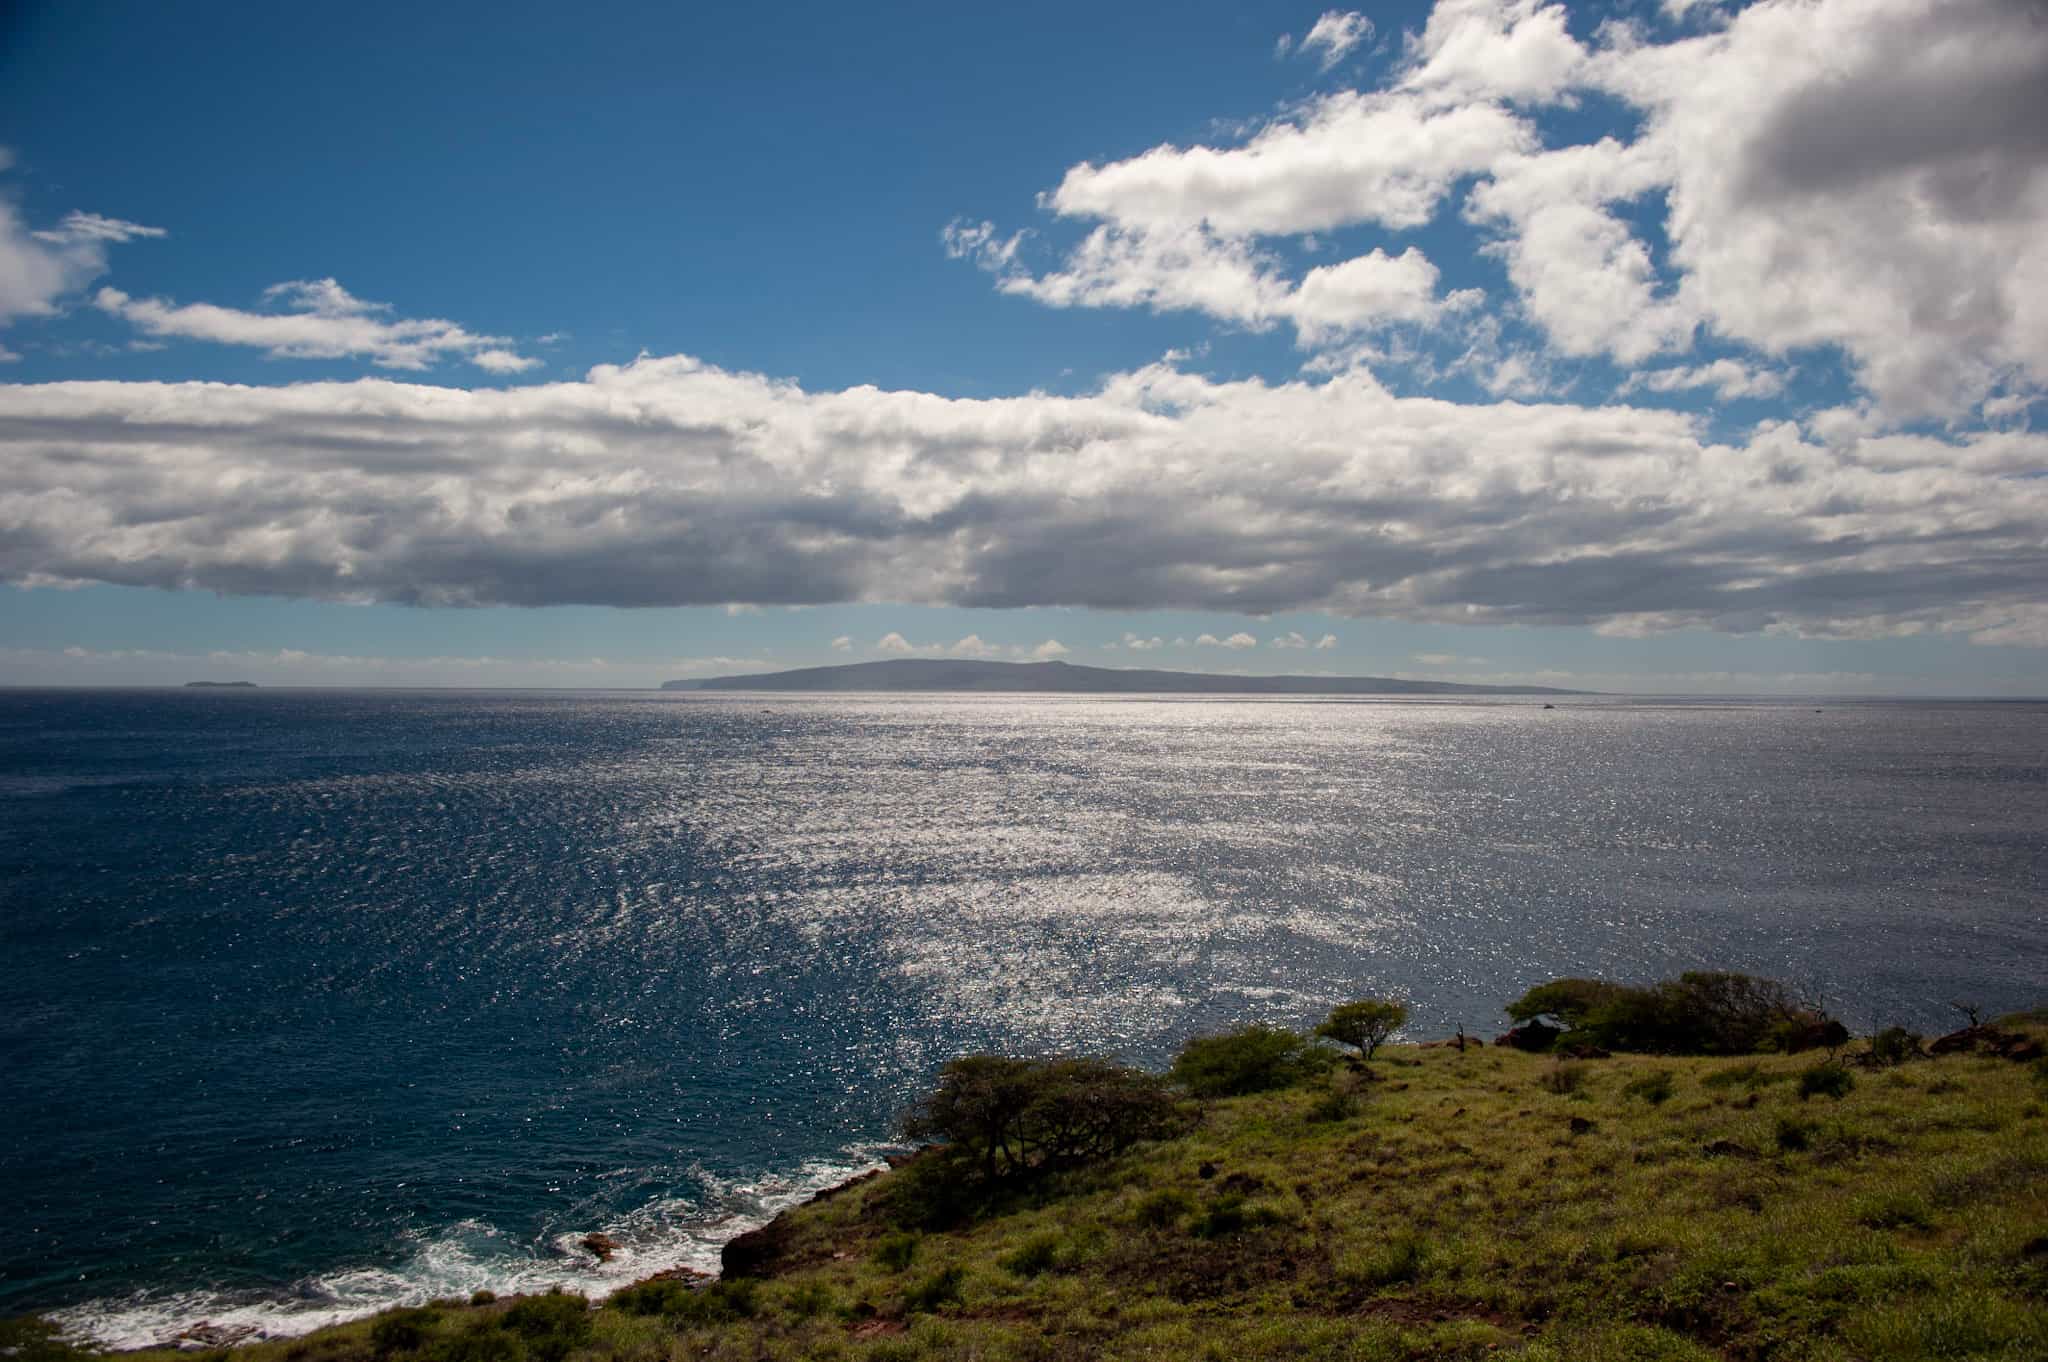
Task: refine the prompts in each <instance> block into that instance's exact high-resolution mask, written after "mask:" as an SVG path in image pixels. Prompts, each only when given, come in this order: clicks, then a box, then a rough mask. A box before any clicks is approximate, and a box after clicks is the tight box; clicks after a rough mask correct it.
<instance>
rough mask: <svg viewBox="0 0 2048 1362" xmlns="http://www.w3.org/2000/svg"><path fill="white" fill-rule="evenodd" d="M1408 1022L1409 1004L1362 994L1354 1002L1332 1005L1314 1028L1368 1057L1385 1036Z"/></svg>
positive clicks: (1377, 1047)
mask: <svg viewBox="0 0 2048 1362" xmlns="http://www.w3.org/2000/svg"><path fill="white" fill-rule="evenodd" d="M1407 1022H1408V1008H1407V1006H1406V1005H1405V1004H1403V1003H1397V1002H1389V1001H1387V1000H1385V999H1381V998H1362V999H1360V1000H1359V1001H1358V1002H1355V1003H1340V1004H1338V1005H1337V1006H1336V1007H1333V1008H1331V1009H1330V1015H1329V1016H1328V1017H1327V1018H1326V1019H1324V1021H1323V1024H1322V1025H1321V1026H1318V1027H1317V1028H1316V1034H1317V1035H1319V1036H1326V1037H1328V1038H1329V1039H1331V1040H1334V1041H1336V1042H1337V1043H1338V1044H1339V1045H1349V1046H1351V1047H1353V1048H1354V1049H1356V1050H1357V1051H1358V1052H1359V1053H1360V1054H1361V1055H1363V1056H1365V1058H1367V1059H1368V1060H1369V1059H1371V1058H1372V1053H1373V1051H1375V1050H1377V1049H1379V1048H1380V1046H1382V1045H1384V1044H1385V1043H1386V1041H1387V1038H1388V1037H1389V1036H1391V1035H1393V1034H1394V1033H1395V1032H1396V1031H1398V1030H1400V1029H1401V1028H1402V1027H1403V1026H1405V1025H1406V1024H1407Z"/></svg>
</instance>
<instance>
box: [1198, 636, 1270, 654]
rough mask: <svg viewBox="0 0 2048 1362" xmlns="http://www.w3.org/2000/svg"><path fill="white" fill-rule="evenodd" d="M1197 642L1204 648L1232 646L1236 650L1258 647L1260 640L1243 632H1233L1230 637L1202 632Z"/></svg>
mask: <svg viewBox="0 0 2048 1362" xmlns="http://www.w3.org/2000/svg"><path fill="white" fill-rule="evenodd" d="M1195 642H1196V643H1197V644H1199V645H1200V646H1202V647H1204V648H1231V649H1236V650H1243V649H1245V648H1256V647H1258V646H1259V641H1258V640H1257V639H1255V638H1253V637H1252V636H1251V635H1250V634H1247V633H1243V632H1239V633H1235V634H1232V635H1231V636H1230V637H1229V638H1218V637H1216V635H1214V634H1202V635H1200V636H1199V637H1197V638H1196V639H1195Z"/></svg>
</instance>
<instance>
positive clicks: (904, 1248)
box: [875, 1234, 917, 1272]
mask: <svg viewBox="0 0 2048 1362" xmlns="http://www.w3.org/2000/svg"><path fill="white" fill-rule="evenodd" d="M916 1257H917V1236H916V1235H914V1234H892V1235H890V1236H889V1237H888V1238H886V1239H884V1240H883V1241H882V1242H881V1244H880V1245H879V1246H878V1247H877V1248H876V1249H875V1261H876V1262H878V1263H880V1264H881V1265H882V1266H883V1267H886V1268H888V1269H889V1270H890V1271H891V1272H901V1271H902V1270H903V1269H904V1268H906V1267H909V1266H910V1264H911V1260H912V1259H914V1258H916Z"/></svg>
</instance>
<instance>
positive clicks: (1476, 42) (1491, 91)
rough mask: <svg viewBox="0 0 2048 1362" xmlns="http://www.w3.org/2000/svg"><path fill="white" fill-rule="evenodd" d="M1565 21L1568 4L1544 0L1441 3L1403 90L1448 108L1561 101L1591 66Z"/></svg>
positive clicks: (1452, 0) (1450, 0)
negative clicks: (1478, 103) (1497, 101)
mask: <svg viewBox="0 0 2048 1362" xmlns="http://www.w3.org/2000/svg"><path fill="white" fill-rule="evenodd" d="M1567 18H1568V16H1567V14H1566V13H1565V7H1564V6H1563V5H1561V4H1549V3H1544V0H1437V4H1436V6H1435V8H1433V9H1432V10H1431V11H1430V15H1429V22H1428V23H1427V25H1426V26H1425V27H1424V28H1423V31H1422V34H1421V36H1420V37H1419V38H1418V39H1416V40H1415V42H1414V45H1413V47H1412V49H1411V51H1410V54H1409V56H1410V67H1409V70H1408V72H1407V74H1406V76H1405V77H1404V78H1403V79H1402V81H1401V88H1403V89H1406V90H1412V91H1416V92H1419V93H1421V94H1422V95H1423V96H1424V97H1425V98H1427V99H1428V100H1429V101H1430V102H1432V103H1435V104H1442V105H1450V106H1455V105H1460V104H1467V103H1471V102H1476V101H1485V100H1493V99H1504V100H1510V101H1513V102H1516V103H1526V104H1544V103H1549V102H1551V101H1554V100H1557V99H1559V98H1560V97H1562V96H1563V95H1564V94H1565V92H1566V91H1567V90H1568V89H1569V88H1570V87H1571V86H1572V85H1573V84H1574V83H1575V81H1576V80H1577V79H1578V77H1579V75H1580V72H1581V70H1582V68H1583V67H1584V66H1585V64H1586V60H1587V54H1586V51H1585V49H1584V48H1583V47H1581V46H1580V45H1579V43H1578V41H1577V40H1576V39H1574V38H1573V37H1572V36H1571V34H1570V32H1569V31H1568V30H1567V28H1566V21H1567Z"/></svg>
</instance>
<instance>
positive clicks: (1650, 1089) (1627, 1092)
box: [1621, 1069, 1672, 1107]
mask: <svg viewBox="0 0 2048 1362" xmlns="http://www.w3.org/2000/svg"><path fill="white" fill-rule="evenodd" d="M1671 1093H1672V1082H1671V1071H1670V1070H1669V1069H1656V1070H1653V1071H1651V1072H1650V1073H1646V1074H1644V1075H1643V1076H1642V1077H1641V1078H1637V1079H1634V1080H1632V1081H1630V1082H1629V1084H1628V1085H1627V1086H1626V1087H1624V1088H1623V1089H1622V1090H1621V1095H1622V1096H1623V1097H1640V1098H1642V1099H1643V1100H1644V1101H1645V1102H1648V1103H1649V1104H1650V1105H1651V1106H1653V1107H1655V1106H1662V1105H1663V1104H1664V1103H1665V1102H1668V1101H1670V1100H1671Z"/></svg>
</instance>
